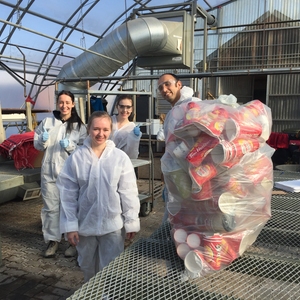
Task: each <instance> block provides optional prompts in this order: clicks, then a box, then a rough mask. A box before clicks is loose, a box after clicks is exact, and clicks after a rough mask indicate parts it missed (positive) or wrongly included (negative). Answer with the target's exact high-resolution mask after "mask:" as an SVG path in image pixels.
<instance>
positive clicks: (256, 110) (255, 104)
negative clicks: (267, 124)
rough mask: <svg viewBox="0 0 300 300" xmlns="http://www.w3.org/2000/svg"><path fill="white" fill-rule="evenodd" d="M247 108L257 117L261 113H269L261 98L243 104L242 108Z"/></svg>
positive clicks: (243, 110)
mask: <svg viewBox="0 0 300 300" xmlns="http://www.w3.org/2000/svg"><path fill="white" fill-rule="evenodd" d="M245 109H247V110H249V111H250V112H251V113H252V114H253V115H254V116H255V117H258V116H261V115H267V113H266V109H265V105H264V104H263V103H262V102H261V101H260V100H257V99H256V100H252V101H250V102H247V103H245V104H244V105H243V106H241V108H240V110H241V111H242V112H245Z"/></svg>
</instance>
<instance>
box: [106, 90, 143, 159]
mask: <svg viewBox="0 0 300 300" xmlns="http://www.w3.org/2000/svg"><path fill="white" fill-rule="evenodd" d="M116 107H117V110H118V114H117V115H113V116H112V122H113V128H112V133H111V137H110V139H111V140H112V141H113V142H114V143H115V145H116V147H117V148H119V149H121V150H123V151H124V152H125V153H126V154H127V155H128V156H129V158H133V159H135V158H137V157H138V155H139V144H140V139H141V136H142V133H141V131H140V128H139V126H136V125H135V123H134V122H132V119H133V99H132V96H131V95H121V96H119V97H118V98H117V102H116Z"/></svg>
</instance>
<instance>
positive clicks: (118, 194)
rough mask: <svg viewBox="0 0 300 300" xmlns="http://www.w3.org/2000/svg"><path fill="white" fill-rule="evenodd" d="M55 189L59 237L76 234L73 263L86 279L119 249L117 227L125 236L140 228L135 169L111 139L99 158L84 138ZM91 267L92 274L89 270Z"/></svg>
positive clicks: (121, 240)
mask: <svg viewBox="0 0 300 300" xmlns="http://www.w3.org/2000/svg"><path fill="white" fill-rule="evenodd" d="M57 186H58V188H59V190H60V199H61V213H60V228H61V233H67V232H73V231H78V234H79V236H80V238H79V243H78V245H77V251H78V263H79V265H80V267H81V269H82V270H83V272H84V276H85V280H88V279H89V278H90V277H91V276H93V275H94V274H95V272H96V271H98V270H101V269H102V268H103V267H105V266H106V265H107V264H108V263H109V262H110V261H112V260H113V259H114V258H115V257H117V256H118V255H119V254H120V253H121V252H122V251H123V250H124V238H125V235H124V233H123V234H121V231H122V229H125V232H126V233H127V232H138V231H139V230H140V221H139V211H140V201H139V198H138V189H137V183H136V176H135V173H134V169H133V166H132V163H131V161H130V159H129V157H128V156H127V155H126V154H125V153H124V152H123V151H121V150H120V149H117V148H116V147H115V144H114V142H112V141H110V140H108V141H106V148H105V149H104V151H103V153H102V155H101V157H100V158H98V157H97V155H96V154H95V153H94V152H93V150H92V148H91V138H90V137H87V138H86V140H85V141H84V145H83V146H82V147H80V148H78V149H77V150H76V151H75V152H74V153H73V154H72V155H71V156H70V157H69V158H68V159H67V160H66V163H65V165H64V168H63V170H62V171H61V173H60V175H59V176H58V180H57ZM97 252H98V257H97V255H96V253H97ZM99 260H100V262H99ZM96 264H99V265H98V267H96V270H94V269H93V270H91V269H92V268H95V265H96Z"/></svg>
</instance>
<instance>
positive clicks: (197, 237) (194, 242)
mask: <svg viewBox="0 0 300 300" xmlns="http://www.w3.org/2000/svg"><path fill="white" fill-rule="evenodd" d="M186 242H187V244H188V245H189V247H190V248H191V249H196V248H199V247H200V245H201V234H200V233H197V232H194V233H190V234H189V235H188V236H187V238H186Z"/></svg>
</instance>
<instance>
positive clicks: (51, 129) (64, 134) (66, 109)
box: [34, 91, 87, 257]
mask: <svg viewBox="0 0 300 300" xmlns="http://www.w3.org/2000/svg"><path fill="white" fill-rule="evenodd" d="M86 136H87V130H86V127H85V125H84V124H83V122H82V120H81V119H80V117H79V115H78V113H77V111H76V108H75V98H74V95H73V94H72V93H71V92H69V91H61V92H60V93H59V94H58V95H57V110H54V111H53V115H52V116H51V117H47V118H45V119H44V120H43V121H42V122H41V123H40V124H39V126H38V127H37V128H36V130H35V134H34V147H35V148H36V149H38V150H40V151H44V157H43V161H42V167H41V192H42V197H43V208H42V212H41V218H42V225H43V235H44V240H45V243H47V244H48V246H47V249H46V251H45V254H44V256H45V257H53V256H54V255H55V253H56V251H57V249H58V243H59V242H60V240H61V233H60V229H59V207H60V200H59V191H58V188H57V186H56V179H57V176H58V174H59V172H60V170H61V169H62V167H63V165H64V162H65V160H66V159H67V157H68V156H69V155H70V154H71V153H72V152H73V151H74V150H75V149H76V148H77V147H78V145H82V144H83V140H84V139H85V137H86ZM75 254H76V249H75V248H74V247H69V248H68V249H67V250H66V251H65V256H67V257H68V256H74V255H75Z"/></svg>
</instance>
